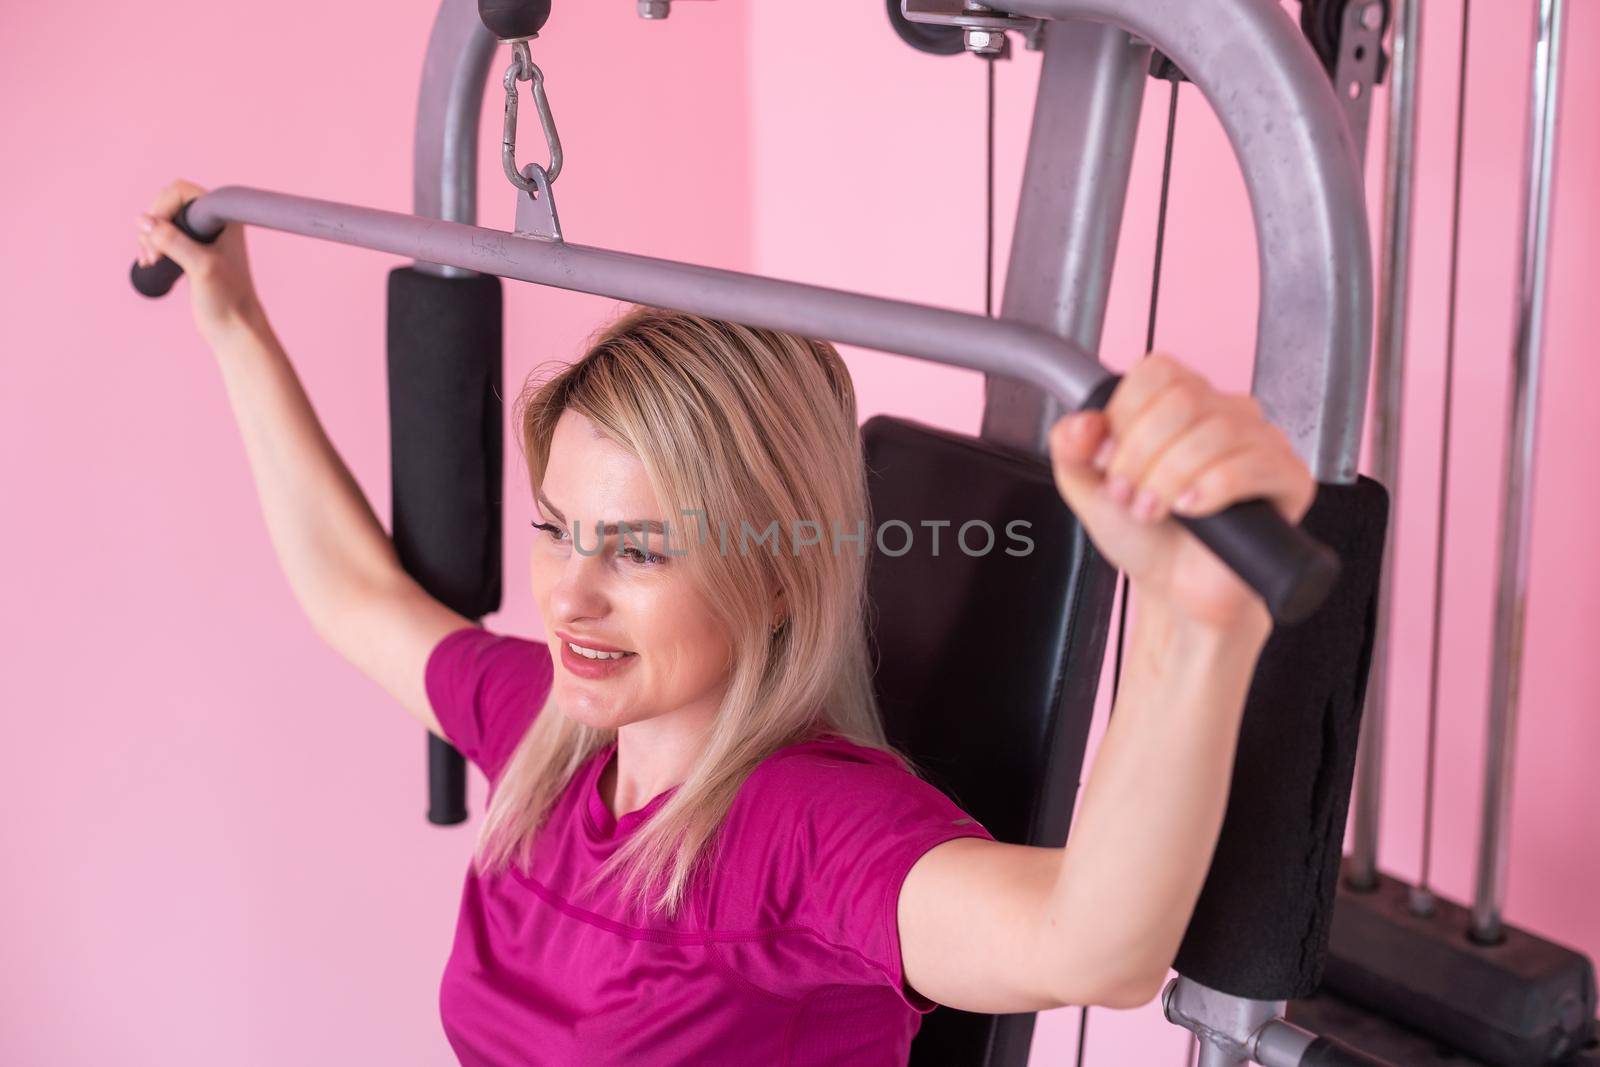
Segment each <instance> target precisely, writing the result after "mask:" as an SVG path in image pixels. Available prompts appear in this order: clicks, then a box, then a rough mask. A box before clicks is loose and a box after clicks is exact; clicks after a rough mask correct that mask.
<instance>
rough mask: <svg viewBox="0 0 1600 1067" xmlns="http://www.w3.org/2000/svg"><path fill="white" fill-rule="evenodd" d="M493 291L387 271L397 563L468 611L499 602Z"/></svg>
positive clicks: (471, 614) (481, 284)
mask: <svg viewBox="0 0 1600 1067" xmlns="http://www.w3.org/2000/svg"><path fill="white" fill-rule="evenodd" d="M501 329H502V328H501V291H500V279H499V278H496V277H493V276H491V275H473V276H470V277H464V278H443V277H439V276H437V275H433V274H426V273H424V272H422V271H419V270H417V269H415V268H413V267H402V268H399V269H397V270H394V271H391V272H390V274H389V330H388V333H389V443H390V457H391V464H392V469H391V473H390V478H391V486H392V488H393V494H394V497H393V499H394V542H395V547H396V549H397V550H398V551H399V554H400V562H401V563H402V564H403V565H404V566H405V569H406V571H407V572H408V573H409V574H411V575H412V576H413V577H414V578H416V579H417V581H418V583H419V584H420V585H421V586H422V587H423V588H424V589H426V590H427V591H428V592H429V593H430V594H432V595H433V596H434V597H436V598H438V599H439V600H440V601H441V602H442V603H444V604H446V605H447V606H449V607H450V608H452V609H453V610H455V611H457V612H460V613H461V614H462V615H465V616H467V617H468V618H471V619H477V618H481V617H482V616H484V615H487V614H489V613H490V612H492V611H495V610H497V609H498V608H499V607H500V589H501V558H500V557H501V471H502V463H503V455H504V445H503V437H504V435H503V432H502V429H501V421H502V419H503V417H504V404H503V402H502V400H501V397H502V389H501V375H502V371H501V344H502V337H501Z"/></svg>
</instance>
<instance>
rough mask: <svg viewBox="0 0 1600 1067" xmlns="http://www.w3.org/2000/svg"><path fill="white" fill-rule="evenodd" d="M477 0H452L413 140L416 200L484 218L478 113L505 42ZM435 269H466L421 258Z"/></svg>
mask: <svg viewBox="0 0 1600 1067" xmlns="http://www.w3.org/2000/svg"><path fill="white" fill-rule="evenodd" d="M497 43H498V42H496V41H495V39H494V35H493V34H491V33H490V32H489V31H488V30H487V29H485V28H484V25H483V21H482V20H481V19H479V18H478V7H477V4H476V2H475V0H444V2H443V3H441V4H440V5H439V14H438V16H437V17H436V18H435V19H434V23H433V32H432V33H431V34H430V35H429V37H428V51H427V54H426V55H425V56H424V57H423V60H422V91H421V93H420V94H419V96H418V98H417V136H416V141H415V142H414V143H413V146H412V154H411V164H412V201H411V202H412V208H413V210H414V211H415V212H416V213H417V214H418V215H422V216H425V217H427V218H430V219H447V220H449V221H451V222H464V223H467V224H469V225H470V224H473V223H476V222H477V221H478V117H479V115H481V114H482V113H483V92H484V88H485V86H486V85H487V83H488V77H489V63H490V61H491V60H492V59H493V58H494V51H495V48H496V46H497ZM417 266H418V267H419V268H420V269H423V270H427V271H429V272H430V273H435V274H444V275H447V276H448V275H452V274H461V273H463V272H462V271H461V270H460V269H458V268H455V267H447V266H443V265H441V264H431V263H426V262H423V263H418V264H417Z"/></svg>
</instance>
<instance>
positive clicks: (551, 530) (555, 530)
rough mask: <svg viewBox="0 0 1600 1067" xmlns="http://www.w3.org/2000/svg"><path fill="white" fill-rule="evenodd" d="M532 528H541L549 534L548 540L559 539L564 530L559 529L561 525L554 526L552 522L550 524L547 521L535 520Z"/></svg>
mask: <svg viewBox="0 0 1600 1067" xmlns="http://www.w3.org/2000/svg"><path fill="white" fill-rule="evenodd" d="M533 528H534V529H535V530H543V531H544V532H545V533H547V534H549V535H550V540H552V541H559V540H561V537H562V534H563V532H564V531H563V530H562V529H561V527H559V526H554V525H552V524H550V523H548V522H535V523H534V524H533Z"/></svg>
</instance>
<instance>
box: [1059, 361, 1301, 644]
mask: <svg viewBox="0 0 1600 1067" xmlns="http://www.w3.org/2000/svg"><path fill="white" fill-rule="evenodd" d="M1050 456H1051V460H1052V464H1053V466H1054V471H1055V481H1056V487H1057V488H1058V489H1059V490H1060V491H1061V496H1062V498H1063V499H1064V500H1066V502H1067V506H1068V507H1070V508H1071V509H1072V511H1073V513H1074V514H1075V515H1076V516H1077V517H1078V520H1079V521H1080V522H1081V523H1083V525H1084V529H1085V531H1086V532H1087V533H1088V535H1089V537H1090V539H1091V540H1092V541H1093V542H1094V544H1095V547H1096V548H1098V549H1099V550H1100V553H1101V554H1102V555H1103V556H1105V557H1106V559H1107V560H1109V561H1110V562H1111V564H1112V565H1113V566H1115V567H1117V568H1119V569H1121V570H1123V571H1126V572H1127V574H1128V579H1129V581H1130V582H1131V583H1132V584H1133V585H1134V586H1135V587H1137V588H1138V590H1139V593H1140V596H1141V597H1144V598H1149V597H1155V598H1158V599H1160V600H1162V601H1165V602H1166V604H1167V606H1168V607H1169V608H1170V609H1172V610H1174V611H1176V612H1178V613H1180V614H1182V615H1185V616H1187V617H1189V618H1190V619H1192V620H1194V621H1195V622H1197V623H1199V624H1201V625H1204V626H1207V627H1212V628H1216V629H1235V628H1238V627H1241V626H1251V627H1257V628H1261V629H1262V630H1263V632H1264V631H1265V630H1267V629H1270V628H1271V615H1270V613H1269V612H1268V611H1267V607H1266V605H1265V604H1264V603H1263V602H1262V600H1261V598H1260V597H1259V596H1258V595H1257V594H1256V592H1255V591H1254V590H1253V589H1251V588H1250V587H1249V586H1247V585H1245V584H1244V582H1242V581H1241V580H1240V579H1239V577H1238V576H1237V575H1235V574H1234V573H1233V571H1232V570H1231V569H1230V568H1229V567H1228V566H1227V565H1226V564H1225V563H1223V562H1222V561H1221V560H1220V559H1218V558H1217V557H1216V555H1215V554H1214V553H1212V551H1211V550H1210V549H1209V548H1207V547H1206V546H1205V545H1203V544H1201V543H1200V541H1199V540H1198V539H1196V538H1195V537H1194V536H1193V535H1192V534H1190V533H1189V531H1187V530H1185V529H1184V528H1183V527H1182V526H1180V525H1178V524H1177V523H1175V522H1166V521H1164V520H1166V519H1167V518H1168V517H1169V516H1170V515H1171V514H1172V513H1173V512H1176V513H1178V514H1180V515H1185V516H1191V517H1193V516H1201V515H1210V514H1213V513H1214V512H1217V511H1221V510H1222V509H1223V508H1225V507H1227V506H1228V505H1230V504H1234V503H1237V502H1239V501H1242V500H1251V499H1256V498H1260V497H1265V498H1266V499H1267V500H1269V501H1270V502H1271V503H1272V504H1273V505H1274V506H1276V507H1277V509H1278V510H1279V511H1280V512H1281V513H1282V514H1283V516H1284V518H1286V519H1287V520H1288V521H1289V522H1290V523H1292V524H1296V525H1298V524H1299V522H1300V520H1301V519H1302V518H1303V517H1304V516H1305V513H1306V512H1307V511H1308V510H1309V509H1310V507H1311V502H1312V501H1313V500H1314V499H1315V498H1316V494H1317V483H1316V480H1315V479H1314V478H1313V477H1312V475H1311V472H1310V470H1309V469H1308V468H1307V467H1306V465H1305V463H1304V462H1303V461H1302V460H1301V459H1300V457H1299V456H1297V455H1296V454H1295V452H1294V449H1293V447H1292V446H1291V445H1290V444H1289V440H1288V438H1287V437H1286V436H1285V435H1284V434H1283V432H1282V431H1281V430H1279V429H1278V428H1277V427H1276V426H1274V425H1273V424H1272V423H1270V422H1268V421H1267V420H1266V418H1265V417H1264V416H1263V415H1262V412H1261V407H1260V405H1259V404H1258V403H1257V402H1256V400H1255V398H1254V397H1252V396H1250V395H1248V394H1244V395H1232V394H1224V393H1219V392H1217V391H1216V390H1215V389H1213V388H1212V387H1211V384H1210V383H1209V382H1208V381H1206V379H1205V378H1203V377H1201V376H1200V375H1199V374H1197V373H1195V372H1194V371H1192V370H1190V369H1189V368H1187V367H1185V366H1184V365H1183V364H1181V363H1179V362H1178V361H1177V360H1176V359H1174V358H1172V357H1171V356H1169V355H1166V354H1164V353H1160V352H1152V353H1151V354H1150V355H1148V356H1146V357H1145V358H1144V359H1141V360H1139V361H1138V362H1137V363H1136V364H1135V365H1134V367H1133V368H1132V369H1131V370H1130V371H1129V372H1128V373H1127V374H1126V375H1125V376H1124V377H1123V379H1122V381H1121V382H1120V383H1118V385H1117V389H1116V391H1115V392H1114V393H1113V394H1112V396H1111V400H1110V402H1109V403H1108V404H1107V405H1106V408H1105V410H1104V411H1084V412H1077V413H1075V414H1072V415H1067V416H1064V417H1063V418H1061V419H1060V420H1059V421H1057V423H1056V425H1055V426H1054V427H1053V428H1052V430H1051V432H1050Z"/></svg>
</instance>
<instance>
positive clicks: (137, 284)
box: [128, 200, 222, 298]
mask: <svg viewBox="0 0 1600 1067" xmlns="http://www.w3.org/2000/svg"><path fill="white" fill-rule="evenodd" d="M192 203H194V201H193V200H185V201H184V202H183V206H182V207H180V208H178V213H177V214H176V215H174V216H173V217H172V224H173V225H174V226H176V227H177V228H178V230H179V232H181V233H182V234H183V235H184V236H185V237H188V238H190V239H191V240H194V241H199V242H200V243H201V244H203V245H208V244H211V243H212V242H213V241H215V240H216V239H217V238H218V237H220V236H221V235H222V231H221V230H218V231H217V232H216V233H214V234H212V235H211V236H209V237H207V236H205V235H204V234H201V233H198V232H196V231H195V229H194V227H193V226H190V225H189V205H190V204H192ZM182 274H183V268H182V267H180V266H178V264H177V262H176V261H174V260H173V259H172V257H170V256H162V257H161V258H160V259H158V260H156V261H155V262H154V263H152V264H151V265H150V266H148V267H145V266H141V265H140V264H139V261H138V260H134V261H133V267H132V268H131V269H130V270H129V271H128V280H129V281H131V282H133V287H134V288H135V289H136V290H138V291H139V293H140V294H141V295H143V296H148V297H152V298H154V297H158V296H166V295H167V294H168V293H169V292H171V291H172V287H173V285H175V284H176V283H177V281H178V278H179V277H180V276H181V275H182Z"/></svg>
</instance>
